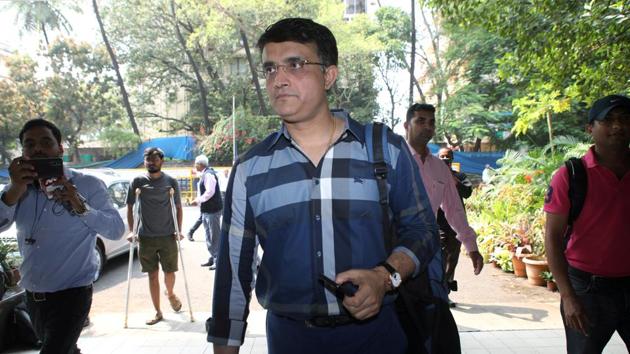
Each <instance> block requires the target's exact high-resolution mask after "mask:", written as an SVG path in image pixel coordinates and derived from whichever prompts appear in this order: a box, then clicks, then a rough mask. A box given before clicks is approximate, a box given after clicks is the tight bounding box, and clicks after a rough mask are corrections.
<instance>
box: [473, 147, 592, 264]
mask: <svg viewBox="0 0 630 354" xmlns="http://www.w3.org/2000/svg"><path fill="white" fill-rule="evenodd" d="M554 145H555V147H556V149H558V152H561V153H556V154H555V155H554V154H551V149H550V146H547V147H545V148H537V149H532V150H530V151H528V152H516V151H507V152H506V154H505V156H504V157H503V158H502V159H501V160H499V161H498V162H499V164H500V165H501V167H500V168H499V169H497V170H496V174H495V175H494V177H493V179H492V183H491V184H490V185H487V186H484V187H482V188H480V189H477V190H475V191H474V192H473V195H472V196H471V197H470V198H468V199H467V200H466V209H467V213H468V217H469V220H470V223H471V225H472V226H473V228H474V229H475V230H476V231H477V233H478V235H479V241H478V243H479V246H480V247H479V250H480V252H481V253H482V254H483V255H484V258H485V259H488V257H489V256H490V255H491V254H492V253H493V252H494V249H495V247H501V248H504V249H507V250H510V251H513V250H515V249H516V247H520V246H526V245H530V246H531V248H532V253H533V254H534V255H544V254H545V245H544V223H545V219H544V212H543V211H542V207H543V202H544V198H545V193H546V190H547V186H548V185H549V181H550V180H551V177H552V175H553V174H554V173H555V171H556V170H557V169H558V167H560V166H561V165H562V163H563V162H564V161H565V160H566V159H568V158H569V157H573V156H582V155H583V154H584V153H585V152H586V150H587V149H588V145H587V144H584V143H580V142H579V141H577V140H576V139H575V138H571V137H558V138H556V139H555V140H554Z"/></svg>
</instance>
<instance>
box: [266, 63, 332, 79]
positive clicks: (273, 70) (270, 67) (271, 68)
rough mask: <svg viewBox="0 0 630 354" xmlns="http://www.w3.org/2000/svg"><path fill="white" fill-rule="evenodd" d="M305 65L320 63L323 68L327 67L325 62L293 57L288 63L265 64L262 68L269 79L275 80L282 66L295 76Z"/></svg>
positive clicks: (302, 70)
mask: <svg viewBox="0 0 630 354" xmlns="http://www.w3.org/2000/svg"><path fill="white" fill-rule="evenodd" d="M305 65H319V66H321V67H323V68H325V67H326V65H325V64H323V63H316V62H312V61H308V60H306V59H301V58H292V59H289V60H288V61H287V63H286V64H271V63H268V64H265V65H263V68H262V72H261V73H262V75H263V77H264V78H265V79H267V80H270V79H271V80H273V79H274V78H275V77H276V75H277V74H278V69H279V68H282V69H283V70H284V72H285V73H287V74H291V75H293V76H298V75H300V74H302V73H303V72H304V66H305Z"/></svg>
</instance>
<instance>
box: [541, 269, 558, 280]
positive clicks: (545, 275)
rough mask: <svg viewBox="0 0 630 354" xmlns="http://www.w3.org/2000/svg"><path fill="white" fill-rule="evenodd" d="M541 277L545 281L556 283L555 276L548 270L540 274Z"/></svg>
mask: <svg viewBox="0 0 630 354" xmlns="http://www.w3.org/2000/svg"><path fill="white" fill-rule="evenodd" d="M540 277H541V278H543V280H544V281H555V279H554V278H553V274H552V273H551V272H550V271H548V270H546V271H544V272H542V273H540Z"/></svg>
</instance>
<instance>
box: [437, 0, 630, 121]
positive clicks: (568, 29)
mask: <svg viewBox="0 0 630 354" xmlns="http://www.w3.org/2000/svg"><path fill="white" fill-rule="evenodd" d="M431 3H432V4H433V5H434V6H437V7H439V9H440V10H441V13H442V14H443V15H444V16H446V17H448V18H449V19H450V20H451V21H453V22H455V23H458V24H460V25H462V26H463V27H470V26H481V27H482V28H484V29H485V30H487V31H488V32H490V33H492V34H493V35H496V36H498V37H500V38H503V39H504V40H506V41H509V42H510V43H511V44H512V49H510V50H509V51H506V52H503V53H500V57H499V59H498V63H499V75H500V77H501V78H502V79H504V80H508V81H510V82H513V83H514V84H515V85H517V87H519V96H521V97H523V99H524V101H521V102H520V103H521V104H520V108H519V111H518V112H519V121H518V122H517V127H515V130H516V131H517V132H524V131H526V130H528V129H529V128H530V127H531V125H532V124H533V123H534V122H536V120H537V119H539V117H540V116H541V114H540V113H541V112H543V113H546V112H551V113H559V112H563V111H565V110H566V108H567V101H569V102H571V103H572V105H575V104H576V103H581V102H586V103H591V102H593V101H594V100H595V99H597V98H599V97H602V96H604V95H606V94H609V93H628V92H629V91H628V82H630V46H628V45H627V43H628V42H630V21H628V19H629V17H630V0H619V1H608V2H606V1H591V0H577V1H576V0H561V1H558V0H541V1H533V2H532V1H518V0H510V1H484V0H460V1H448V0H432V1H431Z"/></svg>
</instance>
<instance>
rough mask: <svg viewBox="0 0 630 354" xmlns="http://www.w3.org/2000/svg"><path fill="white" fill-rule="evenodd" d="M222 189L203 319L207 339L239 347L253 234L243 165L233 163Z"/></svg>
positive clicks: (248, 289) (251, 277)
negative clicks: (217, 236) (218, 237)
mask: <svg viewBox="0 0 630 354" xmlns="http://www.w3.org/2000/svg"><path fill="white" fill-rule="evenodd" d="M233 171H234V172H233V173H232V175H231V177H230V181H229V183H228V188H227V192H226V197H225V200H226V204H225V205H226V206H229V207H226V208H224V211H223V224H222V225H221V241H220V250H219V254H221V255H226V256H221V257H219V260H218V264H217V269H216V272H215V274H216V277H215V281H214V292H213V298H212V299H213V302H212V317H211V318H209V319H208V320H207V321H206V329H207V331H208V336H207V340H208V341H209V342H213V343H215V344H218V345H228V346H240V345H241V344H242V343H243V340H244V338H245V332H246V329H247V322H246V321H247V317H248V315H249V303H250V300H251V292H252V288H253V286H254V267H255V266H256V263H255V256H256V247H257V246H256V233H255V226H254V225H255V224H254V216H253V213H252V210H251V207H250V206H249V205H248V202H247V189H246V183H245V180H246V175H245V172H244V168H242V166H240V165H238V164H237V165H235V167H234V168H233Z"/></svg>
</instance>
